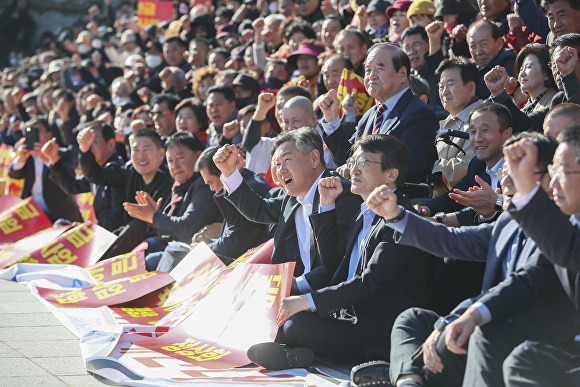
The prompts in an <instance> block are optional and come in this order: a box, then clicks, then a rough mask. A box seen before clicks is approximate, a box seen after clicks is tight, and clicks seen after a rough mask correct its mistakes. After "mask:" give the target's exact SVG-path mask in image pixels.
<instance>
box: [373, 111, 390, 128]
mask: <svg viewBox="0 0 580 387" xmlns="http://www.w3.org/2000/svg"><path fill="white" fill-rule="evenodd" d="M385 110H387V107H386V106H385V105H384V104H380V105H379V107H378V108H377V112H376V114H375V124H374V125H373V134H377V133H378V132H379V130H380V129H381V126H382V125H383V113H384V112H385Z"/></svg>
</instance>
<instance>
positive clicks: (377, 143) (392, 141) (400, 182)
mask: <svg viewBox="0 0 580 387" xmlns="http://www.w3.org/2000/svg"><path fill="white" fill-rule="evenodd" d="M358 148H360V149H362V150H363V151H365V152H370V153H380V154H381V170H382V171H383V172H385V171H387V170H389V169H396V170H397V171H399V176H397V181H396V183H397V188H403V187H404V186H405V179H406V178H407V171H408V169H409V165H410V164H411V152H409V148H407V146H406V145H405V144H404V143H403V142H402V141H401V140H399V139H398V138H396V137H394V136H391V135H388V134H371V135H368V136H364V137H361V138H360V139H358V140H357V141H356V142H355V143H354V144H353V145H352V147H351V148H350V152H351V153H354V152H355V151H356V150H357V149H358Z"/></svg>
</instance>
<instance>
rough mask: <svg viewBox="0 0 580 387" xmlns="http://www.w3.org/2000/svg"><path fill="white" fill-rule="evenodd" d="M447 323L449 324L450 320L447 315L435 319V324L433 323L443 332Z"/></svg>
mask: <svg viewBox="0 0 580 387" xmlns="http://www.w3.org/2000/svg"><path fill="white" fill-rule="evenodd" d="M447 324H449V321H447V319H446V318H445V317H439V318H438V319H437V321H435V324H433V329H435V330H438V331H439V332H443V331H444V330H445V327H446V326H447Z"/></svg>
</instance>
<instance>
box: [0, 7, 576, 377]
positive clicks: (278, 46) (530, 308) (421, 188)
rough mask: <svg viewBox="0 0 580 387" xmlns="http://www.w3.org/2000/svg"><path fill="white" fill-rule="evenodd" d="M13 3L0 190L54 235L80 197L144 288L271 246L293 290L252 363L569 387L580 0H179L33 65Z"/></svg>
mask: <svg viewBox="0 0 580 387" xmlns="http://www.w3.org/2000/svg"><path fill="white" fill-rule="evenodd" d="M27 6H28V5H27V1H24V0H15V1H14V3H13V4H12V5H11V6H10V7H9V8H8V9H6V10H4V11H3V12H2V13H1V14H0V20H2V22H1V23H0V24H1V25H0V31H2V37H3V38H7V37H8V36H9V35H10V36H13V39H12V38H10V39H3V42H2V48H1V49H0V65H1V66H3V67H4V68H3V70H2V76H1V79H0V141H1V142H2V143H4V144H7V145H9V146H12V147H13V149H14V151H15V154H16V157H15V159H14V161H13V162H12V164H11V165H10V168H9V171H8V175H9V177H10V178H11V179H22V180H23V187H22V197H23V198H26V197H32V198H33V199H34V200H35V201H36V203H37V204H38V205H39V206H40V207H41V208H42V209H43V210H44V212H45V213H46V214H47V215H48V217H49V218H50V219H51V221H53V222H54V223H55V224H72V223H74V222H81V221H82V217H81V214H80V212H79V208H78V206H77V204H76V201H75V195H77V194H79V193H84V192H91V193H92V195H93V197H94V210H95V214H96V222H97V223H98V224H99V225H100V226H101V227H104V228H105V229H107V230H109V231H111V232H113V233H114V234H115V235H117V237H118V238H117V239H116V241H115V242H114V244H113V245H112V246H111V247H110V248H109V249H108V251H107V252H106V253H105V254H104V256H103V257H104V258H108V257H114V256H117V255H119V254H124V253H127V252H129V251H131V250H132V249H134V248H135V247H136V246H138V245H139V244H140V243H141V242H142V241H144V240H146V241H147V250H146V251H145V254H146V266H147V269H148V270H164V271H170V270H172V269H173V268H174V267H175V266H176V265H177V264H178V263H179V262H180V261H181V260H182V259H183V257H184V256H185V255H186V254H187V253H188V252H189V250H190V248H191V247H193V246H194V245H195V244H197V243H200V242H204V243H206V244H207V245H208V247H209V248H210V249H211V250H212V251H213V252H214V253H215V254H216V255H217V256H218V257H219V258H220V259H221V260H222V261H223V262H224V263H225V264H226V265H227V264H230V263H231V262H233V260H235V259H236V258H237V257H238V256H240V255H241V254H243V253H244V252H245V251H247V250H248V249H250V248H253V247H256V246H259V245H260V244H261V243H263V242H265V241H267V240H268V239H270V238H273V239H274V250H273V254H272V258H271V262H272V263H284V262H295V270H294V277H293V280H292V286H291V295H290V296H289V297H287V298H284V299H283V301H282V303H281V306H280V310H279V313H278V317H277V323H278V326H279V331H278V335H277V337H276V340H275V342H272V343H261V344H257V345H255V346H253V347H251V348H250V349H249V350H248V357H249V358H250V359H251V360H252V361H253V362H254V363H256V364H258V365H261V366H264V367H266V368H268V369H275V370H279V369H287V368H293V367H306V366H308V365H310V364H311V363H312V362H313V361H314V359H315V356H323V357H325V358H329V359H332V360H334V361H338V362H341V363H346V364H352V365H356V364H359V365H357V366H355V367H354V368H353V369H352V373H351V382H352V383H353V384H355V385H357V386H362V385H380V384H383V385H396V386H431V385H432V386H455V385H462V384H463V385H467V386H478V385H485V386H500V385H509V386H530V385H534V386H569V385H580V377H579V376H578V371H577V370H578V369H579V368H580V360H579V359H580V344H579V341H577V340H576V338H577V337H580V336H578V335H579V334H580V315H579V313H578V309H579V308H580V300H579V298H578V294H580V293H579V291H580V289H579V286H580V275H579V274H578V271H579V270H580V260H579V259H578V257H577V255H576V254H577V253H575V251H578V250H575V248H576V247H577V246H578V243H579V242H578V239H579V235H578V234H579V232H580V231H579V230H578V226H577V224H576V221H577V219H578V217H579V216H580V175H579V174H580V165H579V164H580V124H579V122H580V105H579V104H580V90H579V79H580V78H579V77H580V62H579V60H578V53H579V52H580V3H578V2H577V1H576V0H541V1H537V0H515V2H514V1H510V0H477V1H476V0H436V1H434V2H433V1H431V0H394V2H391V1H389V0H370V1H369V0H353V1H345V0H275V1H268V0H244V1H243V2H242V1H240V0H214V1H207V2H205V1H192V2H191V3H188V2H186V1H175V6H174V15H173V19H170V20H167V21H163V22H160V23H157V24H151V25H142V24H140V23H139V17H138V16H137V10H138V7H137V3H136V2H135V1H113V0H103V2H102V3H98V4H95V5H93V6H91V7H90V8H89V10H88V14H87V15H86V16H84V17H83V18H81V19H79V20H78V21H77V22H75V24H74V25H72V26H64V27H62V28H60V29H59V30H57V31H45V32H43V33H42V38H41V39H40V41H39V42H38V44H37V45H36V46H35V47H36V48H33V47H34V46H33V45H31V44H29V39H30V36H28V35H26V33H27V32H30V30H27V29H26V28H24V29H22V26H23V24H22V23H23V20H30V23H31V24H33V20H32V18H31V16H30V14H29V13H28V10H27ZM25 35H26V36H25ZM25 41H26V42H27V43H26V44H24V43H23V42H25ZM345 70H346V72H345ZM343 74H348V75H347V78H350V77H351V75H350V74H356V75H357V76H358V77H360V78H361V79H362V80H364V82H363V83H364V89H365V90H364V93H366V94H367V95H368V96H369V97H370V98H371V99H373V100H374V101H375V104H374V106H372V107H371V108H370V109H368V110H366V111H364V109H363V110H361V105H364V104H365V103H364V101H362V100H361V99H360V95H361V94H360V92H361V91H362V90H358V91H357V90H348V92H344V90H345V89H344V88H342V87H341V86H340V85H341V79H344V76H343ZM352 76H354V75H352ZM373 383H374V384H373Z"/></svg>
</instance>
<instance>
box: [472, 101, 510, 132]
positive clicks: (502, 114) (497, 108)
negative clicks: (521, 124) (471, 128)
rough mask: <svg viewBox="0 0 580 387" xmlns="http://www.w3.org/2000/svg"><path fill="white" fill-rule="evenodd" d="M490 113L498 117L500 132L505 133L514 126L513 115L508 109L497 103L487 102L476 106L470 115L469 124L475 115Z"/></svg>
mask: <svg viewBox="0 0 580 387" xmlns="http://www.w3.org/2000/svg"><path fill="white" fill-rule="evenodd" d="M482 112H490V113H493V114H495V115H496V117H497V122H498V123H499V131H500V132H501V133H503V132H504V131H505V130H506V129H507V128H509V127H511V126H512V115H511V113H510V111H509V110H508V108H506V107H505V106H503V105H500V104H499V103H496V102H485V103H482V104H481V105H479V106H476V107H475V108H474V109H473V110H472V111H471V113H470V114H469V122H470V123H471V117H473V115H474V114H475V113H482Z"/></svg>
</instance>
